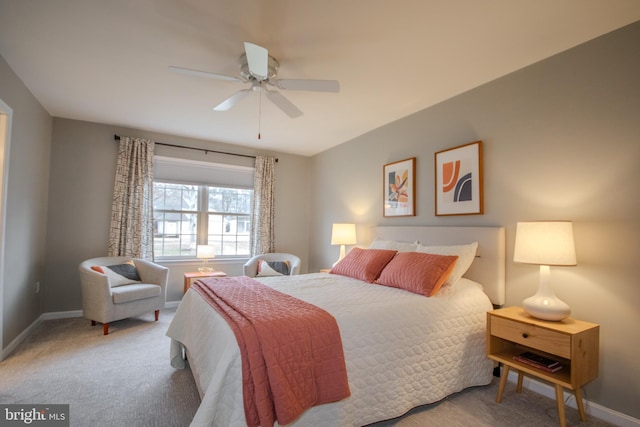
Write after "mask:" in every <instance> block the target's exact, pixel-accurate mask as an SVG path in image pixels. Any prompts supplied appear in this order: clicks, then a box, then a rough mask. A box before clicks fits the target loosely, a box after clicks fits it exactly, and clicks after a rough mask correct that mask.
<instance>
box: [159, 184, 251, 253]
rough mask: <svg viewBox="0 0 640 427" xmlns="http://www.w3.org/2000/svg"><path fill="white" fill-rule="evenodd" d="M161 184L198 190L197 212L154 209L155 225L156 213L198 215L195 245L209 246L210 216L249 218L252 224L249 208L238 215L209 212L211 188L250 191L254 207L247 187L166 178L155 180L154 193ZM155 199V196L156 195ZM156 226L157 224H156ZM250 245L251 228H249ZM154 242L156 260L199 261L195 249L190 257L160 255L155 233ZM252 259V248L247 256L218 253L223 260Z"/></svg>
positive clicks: (234, 213) (249, 189) (179, 234)
mask: <svg viewBox="0 0 640 427" xmlns="http://www.w3.org/2000/svg"><path fill="white" fill-rule="evenodd" d="M157 183H159V184H173V185H185V186H186V185H188V186H195V187H196V189H197V203H196V205H197V208H198V209H197V211H191V210H175V209H155V207H154V209H153V221H154V223H155V221H156V212H158V211H159V212H164V213H173V214H180V215H184V214H189V215H193V214H195V215H196V231H195V236H196V241H195V245H204V244H208V242H209V236H210V234H211V233H209V229H208V228H209V216H210V215H216V216H222V217H225V216H243V217H247V220H248V222H249V224H251V217H252V213H251V208H249V212H247V213H238V212H210V211H209V188H227V189H233V190H244V191H249V192H250V201H249V206H250V207H251V206H253V188H247V187H245V186H232V185H220V184H212V183H205V182H184V181H179V180H174V179H164V178H154V180H153V184H154V191H155V185H156V184H157ZM154 197H155V195H154ZM154 226H155V224H154ZM181 235H182V233H178V237H180V236H181ZM235 236H236V239H235V241H236V248H237V236H238V234H237V233H236V235H235ZM223 237H224V235H223V234H222V235H221V239H222V238H223ZM248 238H249V245H250V239H251V236H250V226H249V236H248ZM153 239H154V241H153V245H154V252H155V259H156V260H158V261H166V262H168V261H194V260H197V261H199V260H198V259H197V258H196V254H195V249H194V253H190V254H189V255H160V254H158V252H157V251H156V235H155V233H154V237H153ZM249 257H250V248H249V252H247V253H246V254H238V253H235V254H233V255H223V254H221V253H216V259H223V260H233V259H239V258H240V259H248V258H249Z"/></svg>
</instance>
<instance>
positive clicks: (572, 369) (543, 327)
mask: <svg viewBox="0 0 640 427" xmlns="http://www.w3.org/2000/svg"><path fill="white" fill-rule="evenodd" d="M599 333H600V327H599V326H598V325H596V324H595V323H589V322H583V321H580V320H576V319H572V318H567V319H565V320H562V321H559V322H550V321H545V320H538V319H535V318H533V317H531V316H529V315H528V314H527V313H525V311H524V310H523V309H522V308H521V307H507V308H502V309H498V310H493V311H490V312H488V313H487V357H488V358H489V359H492V360H495V361H497V362H500V363H502V364H503V365H504V371H503V372H502V375H501V378H500V386H499V388H498V395H497V397H496V402H498V403H500V402H501V401H502V393H503V392H504V387H505V384H506V382H507V376H508V374H509V370H510V369H515V370H517V371H518V384H517V387H516V391H517V392H518V393H519V392H521V391H522V376H523V375H528V376H532V377H535V378H539V379H541V380H544V381H548V382H550V383H552V384H554V385H555V389H556V401H557V405H558V419H559V420H560V425H561V426H562V427H564V426H565V425H566V419H565V411H564V394H563V389H565V388H566V389H569V390H572V391H573V392H574V394H575V396H576V403H577V406H578V412H579V413H580V419H581V420H582V421H586V419H587V416H586V414H585V411H584V405H583V403H582V392H581V387H582V386H583V385H585V384H586V383H588V382H589V381H591V380H593V379H595V378H596V377H597V376H598V363H599V345H600V344H599ZM525 351H532V352H534V353H538V354H540V355H543V356H546V357H548V358H551V359H554V360H557V361H558V362H560V363H561V364H562V370H560V371H558V372H554V373H548V372H545V371H543V370H541V369H538V368H536V367H532V366H528V365H526V364H524V363H521V362H518V361H516V360H514V359H513V356H516V355H518V354H521V353H523V352H525Z"/></svg>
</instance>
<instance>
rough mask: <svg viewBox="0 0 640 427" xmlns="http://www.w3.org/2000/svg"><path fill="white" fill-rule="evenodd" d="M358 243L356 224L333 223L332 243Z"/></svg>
mask: <svg viewBox="0 0 640 427" xmlns="http://www.w3.org/2000/svg"><path fill="white" fill-rule="evenodd" d="M356 243H358V241H357V240H356V225H355V224H344V223H341V224H333V228H332V229H331V244H332V245H355V244H356Z"/></svg>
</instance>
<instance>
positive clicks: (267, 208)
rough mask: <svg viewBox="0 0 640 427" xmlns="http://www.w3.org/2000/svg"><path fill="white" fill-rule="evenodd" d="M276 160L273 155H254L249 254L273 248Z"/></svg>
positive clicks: (268, 250) (269, 250) (265, 251)
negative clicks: (254, 170) (254, 169)
mask: <svg viewBox="0 0 640 427" xmlns="http://www.w3.org/2000/svg"><path fill="white" fill-rule="evenodd" d="M275 170H276V160H275V158H273V157H261V156H258V157H256V172H255V175H254V178H253V206H252V209H251V216H252V217H251V255H252V256H254V255H258V254H266V253H270V252H273V251H274V250H275V245H274V235H273V228H274V227H273V223H274V209H273V206H274V200H273V191H274V187H275Z"/></svg>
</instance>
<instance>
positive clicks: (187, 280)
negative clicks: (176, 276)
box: [184, 270, 227, 294]
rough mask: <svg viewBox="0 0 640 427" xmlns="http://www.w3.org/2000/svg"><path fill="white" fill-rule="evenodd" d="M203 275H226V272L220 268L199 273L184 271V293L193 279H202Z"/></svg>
mask: <svg viewBox="0 0 640 427" xmlns="http://www.w3.org/2000/svg"><path fill="white" fill-rule="evenodd" d="M205 277H227V273H225V272H224V271H220V270H213V271H209V272H206V273H201V272H199V271H192V272H188V273H184V293H185V294H186V293H187V291H188V290H189V287H191V284H192V283H193V281H194V280H197V279H203V278H205Z"/></svg>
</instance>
